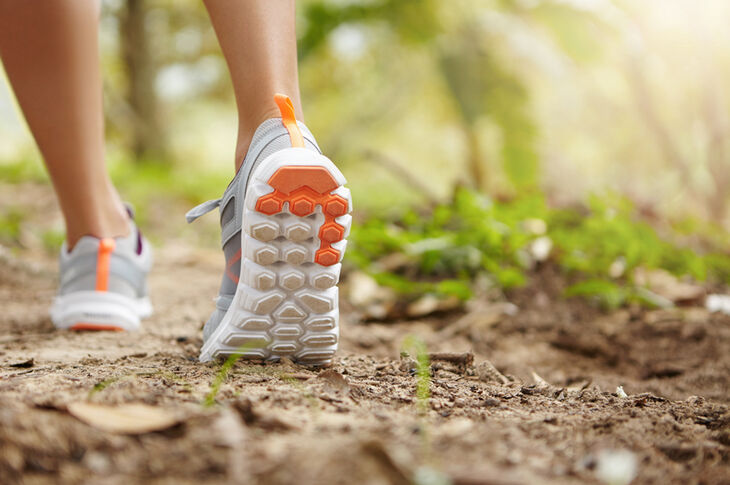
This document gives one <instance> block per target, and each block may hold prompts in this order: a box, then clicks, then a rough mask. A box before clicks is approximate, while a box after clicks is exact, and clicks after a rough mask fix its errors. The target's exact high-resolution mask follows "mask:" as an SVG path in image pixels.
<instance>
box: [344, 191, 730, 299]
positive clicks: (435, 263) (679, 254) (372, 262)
mask: <svg viewBox="0 0 730 485" xmlns="http://www.w3.org/2000/svg"><path fill="white" fill-rule="evenodd" d="M691 227H696V224H695V225H693V226H691ZM709 234H711V235H712V241H725V240H726V237H727V235H724V234H720V233H718V232H717V230H716V229H714V230H713V232H709ZM538 237H543V238H548V240H549V242H550V243H552V250H551V252H550V258H552V260H553V261H555V262H556V263H557V264H558V267H559V268H560V269H561V270H562V271H563V273H564V274H565V275H566V276H567V277H569V278H570V279H571V280H573V281H574V282H575V284H574V285H573V286H571V287H569V288H568V290H567V291H566V296H578V297H583V298H588V299H595V300H598V301H599V302H600V303H601V304H602V305H603V306H605V307H607V308H616V307H618V306H621V305H623V304H625V303H628V302H638V303H640V304H643V305H648V306H656V305H658V304H659V305H660V304H662V302H661V300H660V299H659V298H657V297H656V296H655V295H652V294H650V293H648V292H647V290H646V289H645V288H642V287H641V286H640V285H638V284H637V283H636V281H635V272H636V270H637V269H639V268H642V269H649V270H651V269H662V270H666V271H669V272H670V273H672V274H674V275H675V276H677V277H683V276H689V277H691V278H693V279H695V280H698V281H706V280H710V281H712V282H719V283H728V282H730V255H728V254H727V253H723V252H721V251H718V250H713V249H712V247H718V246H721V244H718V243H716V242H714V243H713V244H711V245H710V246H711V247H710V248H709V249H707V248H705V250H701V249H702V248H698V247H696V244H695V245H694V246H687V245H686V244H684V245H683V244H682V243H681V239H682V235H681V234H675V233H673V232H671V231H669V232H667V233H665V234H662V235H660V234H659V233H658V232H657V230H655V229H654V227H653V226H652V225H651V224H649V223H648V222H646V221H645V220H642V219H641V218H640V217H639V216H638V214H637V211H636V210H635V208H634V207H633V205H632V204H631V203H630V202H629V201H628V200H627V199H625V198H622V197H618V196H614V195H610V194H609V195H603V196H600V197H599V196H593V197H591V198H590V200H589V204H588V206H587V207H585V208H578V209H575V208H574V209H551V208H549V207H548V206H547V204H546V203H545V200H544V198H543V197H542V196H540V195H538V194H531V195H526V196H522V197H520V198H517V199H513V200H510V201H506V202H493V201H490V200H489V199H487V198H485V197H484V196H481V195H480V194H477V193H475V192H472V191H470V190H467V189H464V188H460V189H457V191H456V193H455V194H454V197H453V200H452V201H451V202H450V203H449V204H441V205H438V206H436V207H434V208H433V209H432V210H430V211H428V212H416V211H414V210H408V211H405V212H403V213H402V214H401V216H400V217H399V218H398V219H396V220H384V219H382V218H372V219H369V220H366V221H364V222H362V223H360V224H358V225H356V226H354V227H353V231H352V235H351V246H350V247H351V250H350V252H349V253H348V260H349V261H350V263H351V264H354V265H356V266H357V267H359V268H360V269H361V270H364V271H366V272H368V273H369V274H371V275H372V276H373V277H374V279H375V280H376V281H377V282H378V284H380V285H383V286H388V287H390V288H393V289H394V290H396V291H397V292H398V293H400V294H402V295H404V296H406V297H407V298H415V297H417V296H419V295H421V294H424V293H434V294H437V295H443V296H457V297H459V298H460V299H462V300H466V299H469V298H470V297H471V295H472V293H473V291H472V288H473V287H474V284H475V282H476V281H479V279H480V277H482V276H486V277H487V278H489V280H491V282H492V284H494V285H496V286H497V287H499V288H505V289H508V288H513V287H516V286H520V285H522V284H524V283H525V282H526V281H527V279H528V275H529V270H530V268H531V264H530V263H531V261H532V258H533V255H532V254H531V244H532V243H533V242H534V241H535V240H536V238H538ZM394 253H397V254H400V255H401V259H402V260H403V261H402V262H401V263H400V264H399V265H398V266H397V267H396V269H394V270H390V271H388V270H385V269H384V267H383V266H384V265H383V263H382V262H383V261H386V262H387V260H388V258H387V257H388V256H390V255H392V254H394Z"/></svg>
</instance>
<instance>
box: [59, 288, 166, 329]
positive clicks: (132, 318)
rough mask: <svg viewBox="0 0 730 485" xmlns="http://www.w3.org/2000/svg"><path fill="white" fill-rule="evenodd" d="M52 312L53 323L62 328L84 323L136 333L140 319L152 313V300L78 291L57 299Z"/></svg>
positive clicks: (109, 293) (101, 292) (102, 292)
mask: <svg viewBox="0 0 730 485" xmlns="http://www.w3.org/2000/svg"><path fill="white" fill-rule="evenodd" d="M50 313H51V320H52V321H53V324H54V325H55V326H56V327H57V328H61V329H68V328H71V327H73V326H74V325H77V324H84V325H86V326H91V327H93V326H99V327H105V326H113V327H118V328H120V329H123V330H129V331H135V330H139V327H140V319H141V318H146V317H149V316H150V315H151V314H152V305H151V303H150V300H149V298H148V297H143V298H130V297H128V296H124V295H120V294H118V293H111V292H104V291H75V292H73V293H69V294H67V295H60V296H57V297H56V298H55V299H54V301H53V305H52V306H51V312H50Z"/></svg>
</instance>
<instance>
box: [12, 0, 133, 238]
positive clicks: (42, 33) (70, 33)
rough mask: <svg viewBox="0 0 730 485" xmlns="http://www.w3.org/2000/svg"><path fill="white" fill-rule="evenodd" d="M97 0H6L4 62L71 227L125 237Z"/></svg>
mask: <svg viewBox="0 0 730 485" xmlns="http://www.w3.org/2000/svg"><path fill="white" fill-rule="evenodd" d="M98 16H99V4H98V2H97V1H96V0H33V1H24V0H20V1H18V0H0V58H2V61H3V65H4V67H5V70H6V72H7V75H8V78H9V79H10V82H11V84H12V86H13V88H14V91H15V95H16V96H17V98H18V102H19V103H20V106H21V108H22V109H23V113H24V114H25V118H26V120H27V122H28V125H29V126H30V129H31V131H32V132H33V136H34V137H35V140H36V143H37V144H38V147H39V148H40V151H41V153H42V154H43V158H44V160H45V163H46V166H47V167H48V172H49V173H50V176H51V180H52V181H53V185H54V187H55V189H56V193H57V195H58V198H59V201H60V205H61V210H62V211H63V215H64V218H65V220H66V237H67V241H68V244H69V247H72V246H73V245H74V244H75V243H76V241H77V240H78V239H79V238H80V237H81V236H84V235H93V236H97V237H115V236H124V235H126V234H127V233H128V232H129V224H128V221H127V216H126V213H125V210H124V206H123V205H122V203H121V201H120V199H119V195H118V194H117V192H116V190H115V189H114V187H113V185H112V183H111V180H110V178H109V175H108V173H107V170H106V166H105V161H104V121H103V113H102V97H101V75H100V72H99V59H98V56H99V53H98V38H97V34H98Z"/></svg>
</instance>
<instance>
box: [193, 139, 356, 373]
mask: <svg viewBox="0 0 730 485" xmlns="http://www.w3.org/2000/svg"><path fill="white" fill-rule="evenodd" d="M279 153H280V152H277V153H276V154H274V155H272V156H271V158H269V159H267V161H265V162H263V163H261V164H260V165H259V166H258V167H257V168H256V170H254V173H253V174H252V176H251V178H250V180H249V186H248V188H247V191H246V200H245V204H244V208H243V210H244V214H243V233H242V235H241V236H242V239H241V246H242V248H241V249H242V258H241V259H242V261H241V278H240V281H239V286H238V290H237V292H236V296H235V298H234V303H233V304H231V308H234V307H235V308H236V314H235V315H234V316H233V317H232V318H228V313H227V314H226V317H224V320H223V321H222V322H221V326H220V328H219V330H217V331H216V333H214V335H213V336H212V337H211V340H213V339H214V340H215V342H214V343H211V344H210V345H208V342H206V345H208V348H207V349H206V347H204V349H203V352H202V353H201V358H202V357H203V354H205V355H207V356H208V357H209V358H210V357H213V358H215V357H223V356H226V355H231V354H234V353H243V355H244V356H245V357H248V358H255V359H265V360H272V359H274V360H275V359H278V358H280V357H284V356H287V357H289V358H291V359H294V360H295V361H298V362H301V363H304V364H308V365H324V364H327V363H329V362H330V361H331V360H332V358H333V356H334V354H335V351H336V350H337V345H338V341H339V338H338V335H339V330H338V325H337V320H338V296H337V295H338V293H337V291H338V290H337V287H336V285H337V282H338V280H339V275H340V269H341V265H340V264H339V263H340V261H341V260H342V255H343V253H344V249H345V243H346V240H345V238H346V237H347V235H348V232H349V229H350V224H351V220H352V218H351V216H350V215H349V213H350V212H351V210H352V206H351V202H350V192H349V190H347V189H346V188H345V187H344V186H343V185H342V183H344V177H342V175H341V174H340V173H339V171H338V170H337V169H336V168H335V167H334V165H332V164H331V162H329V161H326V159H324V157H322V156H320V155H318V154H312V155H307V156H308V157H312V159H313V160H314V162H315V163H313V164H311V165H302V164H298V163H301V162H296V163H289V162H288V161H287V160H285V159H284V158H283V157H282V158H281V160H278V159H277V158H276V157H277V156H278V155H279ZM300 153H301V152H300ZM318 157H319V158H318ZM323 160H324V161H323ZM317 164H320V165H317ZM313 263H314V264H313ZM229 313H230V311H229Z"/></svg>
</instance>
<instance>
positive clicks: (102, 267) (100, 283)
mask: <svg viewBox="0 0 730 485" xmlns="http://www.w3.org/2000/svg"><path fill="white" fill-rule="evenodd" d="M116 245H117V243H116V241H115V240H114V239H113V238H110V237H105V238H103V239H100V240H99V253H98V254H97V256H96V291H107V290H108V289H109V263H110V261H111V256H112V252H113V251H114V248H115V247H116Z"/></svg>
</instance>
